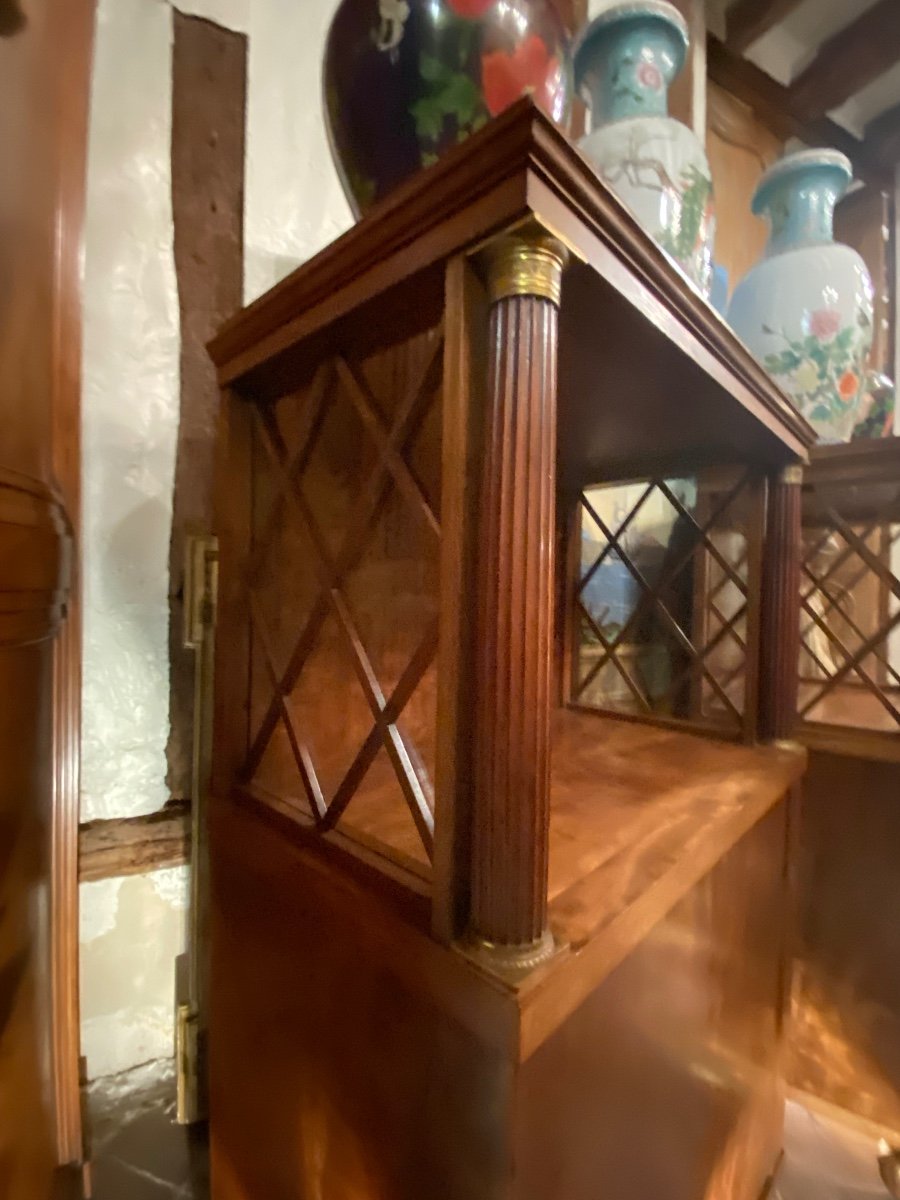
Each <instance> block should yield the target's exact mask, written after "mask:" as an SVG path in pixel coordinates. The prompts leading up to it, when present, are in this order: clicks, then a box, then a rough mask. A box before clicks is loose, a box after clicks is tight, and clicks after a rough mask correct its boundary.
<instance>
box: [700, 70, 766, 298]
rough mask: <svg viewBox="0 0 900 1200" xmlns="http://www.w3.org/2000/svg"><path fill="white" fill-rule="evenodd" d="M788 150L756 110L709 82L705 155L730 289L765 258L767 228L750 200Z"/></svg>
mask: <svg viewBox="0 0 900 1200" xmlns="http://www.w3.org/2000/svg"><path fill="white" fill-rule="evenodd" d="M783 149H784V140H783V139H782V138H780V137H778V136H777V135H776V134H774V133H772V132H771V131H770V130H769V129H768V128H767V126H766V125H765V123H764V122H763V121H762V120H761V119H760V118H759V117H758V116H756V115H755V114H754V112H753V110H752V109H750V108H749V107H748V106H747V105H745V104H742V103H741V101H739V100H736V99H735V98H734V97H733V96H731V95H730V94H729V93H728V92H726V91H725V90H724V89H723V88H721V87H719V86H718V85H717V84H715V83H712V82H710V84H709V90H708V93H707V142H706V152H707V154H708V155H709V161H710V166H711V167H712V173H713V179H714V180H715V186H716V245H715V260H716V262H717V263H719V264H720V265H721V266H723V267H724V268H725V270H726V271H727V272H728V283H729V289H730V290H731V291H733V290H734V287H735V285H736V284H737V283H738V282H739V281H740V280H741V279H742V278H743V277H744V275H746V273H747V272H748V271H749V270H750V268H751V267H753V266H755V265H756V263H757V262H758V261H759V259H760V258H761V257H762V253H763V250H764V248H765V245H766V239H767V237H768V229H767V226H766V222H765V221H763V220H762V218H760V217H755V216H754V215H753V213H752V212H751V211H750V202H751V200H752V198H753V193H754V191H755V190H756V185H757V184H758V183H759V180H760V178H761V176H762V174H763V171H765V170H766V168H767V167H769V166H771V164H772V163H773V162H774V161H775V159H777V158H778V157H780V155H781V153H782V151H783Z"/></svg>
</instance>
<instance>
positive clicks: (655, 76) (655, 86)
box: [637, 62, 663, 92]
mask: <svg viewBox="0 0 900 1200" xmlns="http://www.w3.org/2000/svg"><path fill="white" fill-rule="evenodd" d="M637 80H638V83H639V84H640V85H641V87H645V88H649V89H650V90H651V91H653V92H658V91H659V90H660V89H661V88H662V85H663V77H662V72H661V71H660V69H659V67H657V66H655V65H654V64H653V63H649V62H642V63H639V64H638V69H637Z"/></svg>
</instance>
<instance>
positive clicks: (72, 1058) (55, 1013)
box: [0, 0, 93, 1200]
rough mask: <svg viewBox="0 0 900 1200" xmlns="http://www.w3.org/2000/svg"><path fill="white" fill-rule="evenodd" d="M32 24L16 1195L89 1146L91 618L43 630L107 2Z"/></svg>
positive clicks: (8, 195)
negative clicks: (82, 865) (81, 985)
mask: <svg viewBox="0 0 900 1200" xmlns="http://www.w3.org/2000/svg"><path fill="white" fill-rule="evenodd" d="M24 17H25V19H24V20H23V21H22V22H21V23H20V24H19V27H18V28H17V29H16V28H15V27H14V25H12V24H11V25H10V26H8V27H7V28H6V30H5V31H4V32H5V34H7V35H11V36H8V38H7V37H4V38H3V40H0V153H2V157H3V162H4V164H5V169H4V171H3V175H2V181H0V378H2V380H3V386H2V387H0V427H2V429H3V436H2V448H0V493H2V496H0V589H2V591H3V600H2V602H0V643H4V644H3V645H0V694H2V695H3V697H4V702H3V704H2V705H0V763H2V766H0V860H2V861H0V979H2V983H0V1062H2V1063H3V1067H2V1069H0V1193H2V1194H3V1195H4V1197H9V1200H33V1198H35V1197H44V1196H46V1195H48V1194H49V1192H50V1187H51V1180H50V1174H51V1171H52V1168H53V1166H54V1165H55V1164H56V1163H57V1162H60V1161H68V1160H70V1159H77V1158H79V1157H80V1155H81V1136H80V1133H81V1125H80V1112H79V1096H78V1076H77V1062H78V1043H79V1029H78V995H77V947H78V929H77V864H76V846H77V819H78V790H79V786H78V763H79V706H80V651H81V646H80V635H79V628H78V625H77V622H75V623H73V626H72V628H71V629H70V630H69V632H68V635H67V636H66V638H65V640H64V641H62V642H61V643H59V645H58V646H57V647H53V646H52V645H51V644H50V643H49V642H48V641H46V640H43V639H47V638H49V637H51V636H53V635H54V634H55V633H56V632H57V629H58V626H59V621H60V618H61V616H62V615H63V611H64V605H65V588H66V586H67V574H68V570H69V568H70V566H71V557H72V551H71V546H70V545H67V544H66V543H68V542H69V541H70V538H71V532H72V529H73V526H74V527H75V528H77V523H78V519H79V513H78V509H79V492H80V489H79V477H80V441H79V428H80V411H79V388H80V348H81V330H80V265H81V264H80V252H81V246H80V235H81V221H82V214H83V205H84V167H85V139H86V126H87V98H88V73H89V67H90V43H91V31H92V22H93V5H92V4H91V3H90V2H89V0H83V2H82V0H79V2H73V3H70V2H69V0H61V2H58V0H35V2H34V3H31V4H29V5H28V6H27V12H26V13H25V14H24ZM14 472H15V473H17V474H15V475H14V474H13V473H14ZM23 476H28V477H29V478H27V479H24V478H23ZM51 484H52V486H48V485H51ZM26 493H27V494H28V495H26ZM65 505H68V507H69V510H70V513H69V515H68V516H65V515H64V507H65ZM22 642H25V643H29V644H27V645H21V644H18V645H17V643H22Z"/></svg>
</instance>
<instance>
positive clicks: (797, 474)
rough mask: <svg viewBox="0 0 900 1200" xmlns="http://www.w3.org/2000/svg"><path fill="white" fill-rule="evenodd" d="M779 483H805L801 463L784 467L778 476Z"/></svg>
mask: <svg viewBox="0 0 900 1200" xmlns="http://www.w3.org/2000/svg"><path fill="white" fill-rule="evenodd" d="M778 482H779V483H789V484H800V483H802V482H803V468H802V467H801V466H800V464H799V463H791V464H790V465H789V466H787V467H782V468H781V471H780V472H779V474H778Z"/></svg>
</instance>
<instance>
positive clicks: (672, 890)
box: [215, 735, 807, 1062]
mask: <svg viewBox="0 0 900 1200" xmlns="http://www.w3.org/2000/svg"><path fill="white" fill-rule="evenodd" d="M676 736H678V737H690V736H691V735H676ZM735 750H736V751H738V752H739V753H741V754H743V755H744V756H748V757H749V756H753V757H755V758H758V760H759V762H760V764H763V765H766V766H768V767H769V768H770V770H769V772H768V774H767V777H766V779H765V780H764V781H762V782H760V783H759V784H758V785H753V786H752V787H750V788H748V789H747V790H746V792H745V793H743V794H741V796H740V797H739V803H735V804H733V805H731V806H726V808H725V809H724V810H723V812H722V813H720V814H719V815H718V817H716V818H714V819H712V820H709V819H708V818H707V816H706V814H704V817H703V819H702V820H701V819H700V818H699V816H698V819H697V821H696V823H695V826H696V827H695V828H694V829H693V831H692V832H691V833H690V834H689V835H688V836H685V832H684V828H683V827H679V828H678V829H677V830H675V831H673V832H674V837H675V841H674V842H672V841H671V839H670V841H669V842H667V841H666V839H665V837H663V838H662V839H661V840H655V841H653V843H652V844H651V845H649V846H648V847H647V862H646V864H645V865H644V867H643V868H642V874H641V887H640V889H639V892H638V894H637V895H630V896H628V897H626V898H625V900H624V902H623V901H622V900H621V898H619V897H616V896H613V897H612V898H611V902H610V903H609V904H608V905H607V911H606V912H605V913H601V914H600V917H599V919H598V925H597V928H596V929H594V930H593V931H592V932H591V933H589V934H588V935H587V936H583V935H574V934H573V930H574V929H575V925H573V924H572V923H571V921H569V922H568V923H567V920H566V919H565V918H564V917H562V916H561V915H560V912H561V910H562V909H564V908H567V907H568V908H571V907H572V905H573V904H576V905H577V902H578V896H579V894H581V895H582V897H583V898H584V899H585V901H586V902H587V903H589V904H595V903H596V896H595V895H591V892H592V889H596V887H597V886H598V885H599V886H600V887H601V889H602V888H605V887H606V886H607V882H608V880H609V879H610V877H611V876H616V875H617V874H619V873H621V872H620V868H621V869H622V870H624V871H625V874H626V875H629V876H630V875H632V874H633V873H634V868H633V858H634V854H635V848H634V847H632V846H628V847H626V848H624V849H623V851H622V852H621V855H619V856H617V858H618V859H620V860H621V861H616V860H615V859H614V860H613V861H611V862H609V863H604V864H603V865H602V866H601V867H599V868H598V869H597V870H596V871H594V872H592V873H591V874H590V875H588V876H586V877H585V878H584V879H583V880H581V881H579V883H577V884H576V885H574V886H573V887H571V888H569V889H568V890H567V891H566V892H564V893H563V894H562V895H561V896H559V897H557V898H556V900H555V901H551V904H550V919H551V928H552V929H553V932H554V934H555V936H556V937H557V939H558V942H559V945H560V948H559V952H558V953H557V954H556V956H555V957H554V958H553V959H552V960H551V961H550V962H549V963H547V964H546V965H545V966H543V967H541V968H540V969H538V970H536V971H534V972H533V973H532V974H530V975H528V976H527V977H526V978H525V979H524V980H523V981H522V982H521V983H518V984H517V983H515V982H513V981H510V980H509V979H503V978H500V977H498V976H496V975H494V974H492V973H490V972H488V971H486V970H485V969H484V968H483V967H482V966H481V965H480V964H478V963H475V962H473V961H472V960H470V959H469V958H468V957H467V956H466V955H465V954H464V953H462V952H461V951H460V950H459V948H457V947H447V946H444V945H442V944H441V943H439V942H437V941H435V940H434V938H433V937H432V936H431V935H430V933H429V928H428V914H427V897H424V896H423V895H422V893H421V890H420V885H419V886H418V887H417V886H416V884H417V882H418V881H416V880H414V879H413V878H412V877H410V876H407V877H406V878H404V875H403V872H402V870H401V869H400V868H397V867H395V869H394V870H393V871H392V873H391V874H390V875H386V874H384V873H383V871H382V870H380V869H379V867H378V866H377V865H376V864H375V863H374V862H373V861H372V859H371V857H370V858H369V860H368V861H367V859H366V857H365V853H364V851H363V853H359V852H358V851H359V850H360V849H361V848H355V849H348V846H347V845H346V844H343V845H340V846H339V845H337V844H332V843H328V842H326V841H325V840H324V839H323V838H322V837H321V836H320V835H318V834H316V833H313V832H311V831H310V830H306V829H304V828H303V826H302V824H300V823H298V821H297V819H296V815H290V816H289V815H287V814H286V813H282V812H279V811H278V810H277V809H275V808H272V807H271V806H269V805H268V804H264V803H262V802H261V801H260V800H259V798H258V797H255V796H253V795H252V794H251V793H250V792H248V791H247V790H246V789H242V788H234V789H233V790H232V793H231V794H230V796H229V797H228V800H227V802H226V803H229V804H231V805H233V806H234V807H235V808H236V809H237V810H242V811H243V812H244V813H245V814H248V815H249V814H252V816H253V819H254V821H255V822H257V823H258V818H260V817H261V818H262V826H263V827H267V828H268V830H269V833H268V834H263V836H264V837H267V836H270V835H275V836H276V837H277V839H278V844H279V846H280V847H282V849H283V848H284V847H285V846H286V845H287V846H288V847H290V849H289V853H290V854H291V855H296V856H297V859H298V862H299V863H301V864H302V866H303V869H304V871H305V872H306V873H307V879H308V880H309V882H310V886H312V884H313V882H315V886H316V887H317V888H318V889H327V892H328V895H329V902H336V903H340V904H341V905H342V906H346V909H347V911H354V912H356V913H357V914H358V917H359V920H360V921H362V922H367V921H369V920H372V921H373V922H374V923H375V924H376V925H379V926H380V925H382V924H385V925H386V926H387V927H388V928H389V933H388V936H386V937H385V938H384V939H383V940H381V941H380V944H381V945H382V948H383V950H384V952H385V955H386V956H387V958H386V961H389V962H390V965H391V966H392V968H393V969H395V970H397V971H398V973H400V974H401V976H402V977H403V978H405V979H407V980H408V982H410V983H411V984H414V985H415V986H416V987H418V988H420V989H422V990H424V992H425V993H426V994H427V995H429V996H431V997H432V998H433V1000H434V1001H435V1002H437V1003H440V1004H442V1005H447V1006H448V1007H449V1009H450V1010H451V1011H452V1012H453V1015H454V1016H455V1018H456V1019H457V1020H459V1021H460V1022H461V1023H462V1024H463V1025H464V1026H466V1027H467V1028H468V1029H470V1031H471V1032H473V1033H475V1034H476V1035H477V1036H479V1037H481V1038H483V1039H485V1040H486V1041H488V1042H490V1043H491V1044H493V1045H495V1046H497V1047H498V1048H499V1049H501V1050H502V1051H503V1052H504V1053H506V1054H509V1055H510V1056H511V1057H512V1058H513V1059H514V1060H516V1061H519V1062H524V1061H525V1060H526V1059H527V1058H529V1057H530V1056H531V1055H532V1054H533V1053H534V1052H535V1051H536V1050H537V1049H538V1048H539V1047H540V1046H541V1045H542V1044H543V1042H544V1041H546V1040H547V1038H548V1037H550V1035H551V1034H552V1033H553V1032H554V1031H555V1030H556V1029H557V1028H558V1027H559V1026H560V1025H561V1024H562V1023H563V1021H565V1020H566V1019H567V1017H568V1016H569V1015H571V1013H573V1012H574V1011H575V1010H576V1009H577V1008H578V1007H579V1005H580V1004H581V1003H582V1002H583V1001H584V1000H585V999H586V998H587V997H588V996H589V995H590V994H591V992H592V991H594V990H595V989H596V988H597V987H598V986H600V984H601V983H602V982H603V980H604V979H606V978H607V976H608V975H609V974H610V973H611V972H612V971H613V970H614V969H615V968H616V967H617V966H618V965H619V964H620V963H621V962H623V961H624V960H625V958H627V956H628V955H629V954H630V953H631V952H632V951H633V950H634V949H635V948H636V947H637V946H638V945H639V944H640V943H641V941H642V940H643V939H644V938H645V937H646V936H647V934H648V933H649V931H650V930H651V929H652V928H653V927H654V926H655V925H656V924H657V923H658V922H659V921H661V920H662V919H663V918H664V917H665V916H666V914H667V913H668V912H670V911H671V909H672V908H673V907H674V906H675V905H676V904H677V903H678V902H679V901H680V900H681V899H683V898H684V897H685V896H686V895H687V894H688V893H689V892H690V891H691V889H692V888H693V887H695V886H696V885H697V884H698V883H699V882H700V880H702V879H703V878H704V876H705V875H706V874H708V872H709V871H710V870H712V868H713V867H714V866H715V865H716V864H717V863H718V862H719V861H721V859H722V858H723V857H724V856H725V855H726V854H727V853H728V852H729V850H730V849H731V848H732V847H734V846H736V845H737V843H738V842H739V841H740V840H741V838H743V837H744V836H745V835H746V834H747V833H748V832H749V831H750V830H751V829H752V828H753V827H754V826H755V825H756V824H757V823H758V822H759V821H760V820H762V819H763V817H764V816H765V815H766V814H767V813H768V812H769V811H770V810H771V809H772V808H773V807H774V806H775V805H776V804H778V803H779V802H780V801H781V800H782V798H783V797H784V796H785V794H786V793H787V792H789V790H790V789H791V787H792V786H793V785H794V784H795V783H796V781H797V780H798V779H799V778H800V777H801V775H802V773H803V770H804V768H805V764H806V757H807V756H806V751H805V749H804V748H803V747H801V746H799V745H791V746H784V747H759V748H748V747H735ZM215 803H221V801H216V802H215ZM345 842H346V839H345ZM382 866H383V863H382ZM348 867H350V868H351V869H349V870H348ZM554 910H555V911H554ZM576 925H577V922H576ZM573 936H577V938H578V940H577V941H576V943H575V944H574V945H573V944H572V941H571V940H570V939H571V938H572V937H573ZM484 1006H486V1007H484Z"/></svg>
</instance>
